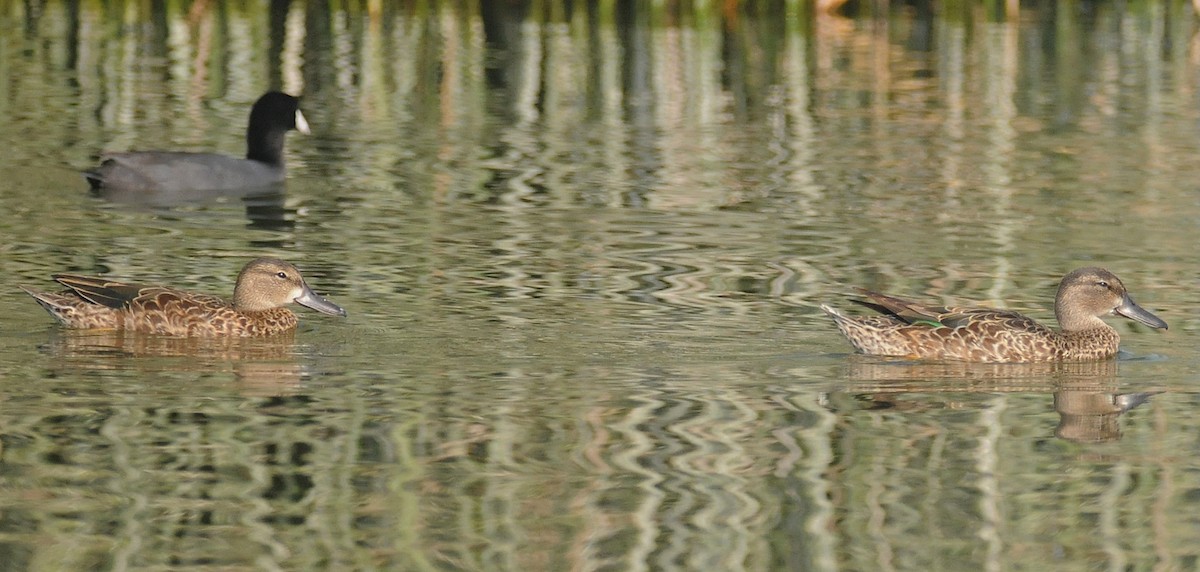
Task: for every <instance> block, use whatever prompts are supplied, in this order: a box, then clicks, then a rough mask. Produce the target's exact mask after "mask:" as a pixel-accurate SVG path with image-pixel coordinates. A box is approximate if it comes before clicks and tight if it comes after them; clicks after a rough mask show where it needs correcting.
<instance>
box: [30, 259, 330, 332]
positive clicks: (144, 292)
mask: <svg viewBox="0 0 1200 572" xmlns="http://www.w3.org/2000/svg"><path fill="white" fill-rule="evenodd" d="M54 279H55V280H57V281H58V282H59V283H61V284H62V285H64V286H66V287H67V288H69V290H67V291H65V292H61V293H57V294H55V293H44V292H35V291H33V290H30V289H29V288H25V287H22V289H23V290H25V291H26V292H28V293H29V295H31V296H33V297H34V299H36V300H37V301H38V303H39V304H41V305H42V307H43V308H45V309H46V311H48V312H50V315H52V316H54V317H55V318H58V321H59V322H62V324H63V325H65V326H67V327H68V328H83V329H104V330H127V331H133V332H139V333H148V334H161V335H168V336H266V335H271V334H278V333H282V332H286V331H290V330H292V329H293V328H295V327H296V322H297V320H296V315H295V314H293V313H292V311H291V310H288V309H287V308H286V307H285V306H287V305H288V304H291V303H292V302H295V303H297V304H300V305H302V306H307V307H309V308H312V309H313V310H316V311H318V312H322V313H325V314H332V315H334V316H345V315H346V311H345V310H343V309H342V308H341V307H340V306H338V305H337V304H334V303H333V302H330V301H329V300H326V299H324V298H322V297H320V296H318V295H316V294H315V293H314V292H313V291H312V289H311V288H309V287H308V284H305V283H304V278H303V277H301V276H300V271H299V270H297V269H296V267H295V266H292V265H291V264H288V263H287V262H284V261H282V260H277V259H274V258H259V259H257V260H253V261H251V262H250V263H249V264H247V265H246V266H245V267H244V268H242V272H241V273H240V274H238V279H237V286H235V287H234V289H233V302H232V303H231V302H227V301H225V300H223V299H221V298H219V297H217V296H209V295H207V294H195V293H191V292H184V291H182V290H176V289H174V288H167V287H164V286H145V285H138V284H126V283H124V282H113V281H110V280H105V279H103V278H95V277H91V276H78V275H74V274H55V275H54Z"/></svg>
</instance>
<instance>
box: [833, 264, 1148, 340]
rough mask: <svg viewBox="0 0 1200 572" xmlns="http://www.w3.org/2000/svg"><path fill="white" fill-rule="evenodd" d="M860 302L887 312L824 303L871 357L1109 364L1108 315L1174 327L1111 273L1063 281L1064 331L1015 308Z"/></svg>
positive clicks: (877, 299)
mask: <svg viewBox="0 0 1200 572" xmlns="http://www.w3.org/2000/svg"><path fill="white" fill-rule="evenodd" d="M861 292H862V293H863V295H864V296H865V297H866V298H867V299H866V300H864V301H856V302H858V303H860V304H862V305H864V306H867V307H869V308H872V309H874V310H876V311H878V312H880V313H881V314H882V315H879V316H865V317H853V316H847V315H845V314H843V313H841V312H839V311H838V310H835V309H834V308H831V307H829V306H826V305H824V304H822V305H821V309H822V310H824V311H825V313H826V314H829V316H830V317H832V318H833V321H834V322H835V323H837V327H838V329H839V330H841V332H842V334H843V335H844V336H846V339H847V340H849V341H850V344H851V345H853V346H854V348H855V349H857V350H858V351H860V352H862V353H864V354H869V355H880V356H897V357H905V358H912V359H930V360H963V361H971V362H1038V361H1054V360H1064V361H1085V360H1101V359H1107V358H1111V357H1113V356H1115V355H1116V354H1117V347H1118V344H1119V343H1120V336H1118V335H1117V331H1116V330H1114V329H1113V328H1112V327H1111V326H1109V325H1108V324H1106V323H1104V320H1101V319H1100V318H1101V317H1103V316H1107V315H1109V314H1116V315H1119V316H1124V317H1126V318H1129V319H1131V320H1135V321H1137V322H1141V323H1143V324H1145V325H1147V326H1150V327H1151V328H1162V329H1166V328H1167V323H1166V322H1164V321H1162V320H1160V319H1159V318H1158V316H1155V315H1154V314H1151V313H1150V312H1148V311H1146V310H1145V309H1143V308H1142V307H1141V306H1138V305H1137V304H1135V303H1134V302H1133V299H1132V298H1130V297H1129V293H1128V292H1127V291H1126V290H1125V285H1124V284H1122V283H1121V280H1120V279H1119V278H1117V277H1116V275H1114V274H1113V273H1112V272H1109V271H1107V270H1105V269H1103V268H1094V267H1089V268H1080V269H1078V270H1075V271H1072V272H1071V273H1070V274H1067V275H1066V276H1064V277H1063V279H1062V282H1061V283H1060V284H1059V286H1058V294H1057V295H1056V296H1055V297H1054V315H1055V317H1056V318H1057V319H1058V325H1059V327H1060V328H1061V331H1055V330H1053V329H1051V328H1049V327H1046V326H1043V325H1042V324H1039V323H1037V322H1035V321H1034V320H1033V319H1031V318H1028V317H1026V316H1022V315H1021V314H1018V313H1016V312H1013V311H1009V310H996V309H991V308H938V307H931V306H923V305H921V304H917V303H915V302H910V301H908V300H904V299H901V298H895V297H893V296H888V295H885V294H880V293H878V292H871V291H869V290H861Z"/></svg>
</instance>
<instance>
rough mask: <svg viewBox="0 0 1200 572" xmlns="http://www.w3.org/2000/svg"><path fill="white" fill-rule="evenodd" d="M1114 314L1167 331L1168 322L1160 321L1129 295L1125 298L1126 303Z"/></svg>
mask: <svg viewBox="0 0 1200 572" xmlns="http://www.w3.org/2000/svg"><path fill="white" fill-rule="evenodd" d="M1113 312H1116V313H1117V315H1119V316H1124V317H1126V318H1129V319H1130V320H1133V321H1135V322H1141V323H1143V324H1146V325H1147V326H1150V327H1151V328H1159V329H1163V330H1165V329H1167V323H1166V322H1164V321H1162V320H1160V319H1159V317H1158V316H1155V315H1154V314H1151V313H1150V312H1149V311H1148V310H1146V309H1145V308H1142V307H1141V306H1138V305H1137V304H1135V303H1134V301H1133V298H1130V297H1129V295H1126V296H1125V301H1124V302H1122V303H1121V305H1120V306H1117V308H1116V309H1115V310H1113Z"/></svg>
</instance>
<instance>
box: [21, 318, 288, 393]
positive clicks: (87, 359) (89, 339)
mask: <svg viewBox="0 0 1200 572" xmlns="http://www.w3.org/2000/svg"><path fill="white" fill-rule="evenodd" d="M41 349H42V350H43V351H45V352H47V353H50V354H52V355H54V356H55V357H58V358H60V363H61V364H62V366H63V367H65V368H71V369H78V370H93V371H95V370H102V371H121V370H136V371H141V372H206V373H208V372H214V371H221V370H226V371H230V372H231V373H232V374H233V376H234V378H235V379H237V381H238V382H239V384H240V389H241V391H242V393H245V394H248V395H254V396H264V395H279V394H285V393H291V392H294V391H295V390H296V389H297V388H298V387H300V385H301V383H302V382H303V379H304V378H305V377H307V373H308V372H307V369H306V368H305V366H304V365H303V364H302V363H301V362H300V361H299V360H298V356H299V350H298V348H297V344H296V341H295V337H294V336H293V335H292V334H291V333H287V334H281V335H275V336H267V337H259V338H253V337H246V338H219V337H201V338H196V337H190V338H189V337H172V336H153V335H145V334H134V333H127V332H122V331H114V330H60V329H56V330H53V331H52V333H51V337H50V339H49V341H47V342H46V344H45V345H43V346H41ZM131 358H136V359H131ZM153 358H163V359H153Z"/></svg>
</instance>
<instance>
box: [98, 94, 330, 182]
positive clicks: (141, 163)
mask: <svg viewBox="0 0 1200 572" xmlns="http://www.w3.org/2000/svg"><path fill="white" fill-rule="evenodd" d="M299 104H300V100H299V99H298V98H296V97H293V96H291V95H288V94H286V93H281V92H278V91H271V92H267V93H266V94H265V95H263V96H262V97H260V98H258V101H256V102H254V107H253V108H251V109H250V125H249V126H247V127H246V158H245V159H238V158H236V157H228V156H225V155H217V154H215V153H183V152H175V151H140V152H129V153H111V154H108V153H106V154H104V155H102V156H101V162H100V166H99V167H96V168H95V169H92V170H90V171H84V174H83V176H84V177H86V178H87V180H88V182H89V183H91V185H92V190H96V191H100V190H102V189H103V190H110V191H116V190H121V191H148V192H179V191H187V190H228V189H243V188H249V187H262V186H267V185H272V184H275V183H280V182H282V181H283V177H284V166H283V143H284V136H285V135H287V132H288V131H289V130H291V129H295V130H297V131H299V132H301V133H308V122H307V121H305V120H304V114H302V113H300V106H299Z"/></svg>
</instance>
